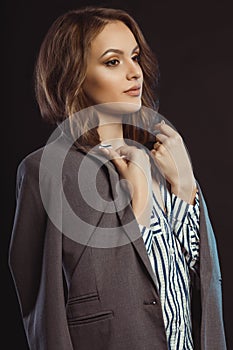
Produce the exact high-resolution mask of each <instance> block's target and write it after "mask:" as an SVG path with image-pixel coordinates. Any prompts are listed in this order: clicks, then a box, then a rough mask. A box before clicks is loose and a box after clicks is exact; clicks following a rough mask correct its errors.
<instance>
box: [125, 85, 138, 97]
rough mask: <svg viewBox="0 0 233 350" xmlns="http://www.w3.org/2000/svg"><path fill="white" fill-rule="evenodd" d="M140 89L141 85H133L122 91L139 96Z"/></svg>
mask: <svg viewBox="0 0 233 350" xmlns="http://www.w3.org/2000/svg"><path fill="white" fill-rule="evenodd" d="M140 90H141V85H134V86H132V87H131V88H129V89H128V90H126V91H124V93H126V94H127V95H130V96H139V95H140Z"/></svg>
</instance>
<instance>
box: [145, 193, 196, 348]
mask: <svg viewBox="0 0 233 350" xmlns="http://www.w3.org/2000/svg"><path fill="white" fill-rule="evenodd" d="M160 190H161V194H162V198H163V200H164V205H165V211H164V210H163V209H162V208H161V206H160V205H159V203H158V201H157V199H156V197H155V195H154V193H153V210H152V214H151V222H150V227H149V228H148V227H145V226H142V225H140V224H139V229H140V231H141V233H142V237H143V240H144V243H145V246H146V250H147V253H148V257H149V259H150V262H151V265H152V268H153V271H154V273H155V276H156V279H157V285H158V290H159V293H160V300H161V305H162V310H163V317H164V324H165V329H166V334H167V340H168V346H169V349H170V350H191V349H193V340H192V324H191V305H190V275H189V271H190V269H192V270H194V271H195V272H196V273H198V268H199V266H198V265H199V197H198V193H197V194H196V197H195V204H194V205H190V204H188V203H186V202H184V201H183V200H181V199H180V198H178V197H177V196H176V195H174V194H170V192H169V191H168V190H167V188H166V187H165V186H161V187H160Z"/></svg>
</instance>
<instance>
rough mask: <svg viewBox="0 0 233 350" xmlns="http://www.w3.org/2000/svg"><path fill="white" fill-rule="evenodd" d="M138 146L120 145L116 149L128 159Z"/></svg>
mask: <svg viewBox="0 0 233 350" xmlns="http://www.w3.org/2000/svg"><path fill="white" fill-rule="evenodd" d="M137 149H138V148H137V147H136V146H128V145H126V146H120V147H118V148H117V149H116V151H117V152H118V153H119V154H120V156H122V157H125V158H127V159H129V160H130V159H131V158H132V156H133V154H134V152H135V150H137Z"/></svg>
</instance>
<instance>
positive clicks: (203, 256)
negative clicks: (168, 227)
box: [9, 137, 226, 350]
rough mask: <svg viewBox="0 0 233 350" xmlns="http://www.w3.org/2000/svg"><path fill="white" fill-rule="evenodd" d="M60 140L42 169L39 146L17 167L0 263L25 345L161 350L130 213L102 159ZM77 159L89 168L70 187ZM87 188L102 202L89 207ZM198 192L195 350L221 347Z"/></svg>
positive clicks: (151, 283)
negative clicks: (5, 266)
mask: <svg viewBox="0 0 233 350" xmlns="http://www.w3.org/2000/svg"><path fill="white" fill-rule="evenodd" d="M66 142H67V141H66V139H65V138H64V137H59V138H58V139H57V140H55V142H54V143H52V145H51V152H50V155H51V159H50V162H49V163H48V162H47V163H46V162H44V163H43V161H42V158H41V157H42V155H43V154H44V153H43V151H44V148H42V149H40V150H38V151H36V152H34V153H32V154H30V155H29V156H27V157H26V158H25V159H24V160H23V161H22V163H21V164H20V166H19V168H18V175H17V208H16V213H15V221H14V227H13V233H12V239H11V245H10V254H9V263H10V268H11V272H12V275H13V278H14V282H15V287H16V290H17V294H18V298H19V303H20V306H21V312H22V318H23V322H24V328H25V332H26V336H27V340H28V344H29V347H30V349H35V350H53V349H54V350H71V349H74V350H129V349H130V350H131V349H132V350H155V349H158V350H167V349H168V346H167V341H166V333H165V329H164V323H163V316H162V309H161V304H160V300H159V295H158V290H157V287H156V281H155V278H154V274H153V271H152V267H151V264H150V261H149V259H148V256H147V252H146V249H145V245H144V242H143V239H142V237H141V234H140V231H139V228H138V225H137V222H136V220H135V217H134V214H133V211H132V207H131V205H130V203H128V204H126V205H123V204H124V203H123V202H122V201H123V200H122V198H123V197H124V196H123V193H125V192H124V191H123V190H122V191H121V190H120V189H119V187H118V186H117V183H118V181H119V176H118V173H117V171H116V169H115V167H114V165H113V163H112V162H111V161H109V162H107V163H105V164H104V165H103V163H104V160H103V158H102V157H101V156H100V157H97V156H95V155H94V154H92V155H91V154H90V155H87V154H86V153H85V152H83V151H81V150H77V149H76V148H75V147H71V149H70V150H69V151H68V152H67V151H64V150H66V146H67V145H66ZM49 147H50V146H49ZM64 152H65V153H64ZM66 153H67V154H66ZM64 154H66V158H65V162H64V164H63V172H62V174H59V170H58V164H62V162H63V160H62V158H63V157H64ZM84 159H88V161H89V165H91V168H90V169H91V170H90V171H86V172H85V181H84V182H83V183H82V189H80V179H78V173H79V170H80V168H81V165H82V164H83V163H82V162H83V160H84ZM101 162H102V163H101ZM45 163H46V164H45ZM94 175H95V176H94ZM60 177H61V179H60ZM81 179H84V178H83V176H82V177H81ZM60 180H61V181H60ZM93 180H95V181H93ZM93 183H94V184H95V187H96V189H97V192H98V195H99V196H100V197H99V198H103V200H99V201H98V203H96V204H98V205H97V207H95V206H94V205H93V203H91V204H90V203H88V200H87V198H93V196H94V192H93V188H94V187H93ZM61 184H62V185H61ZM97 192H96V193H97ZM199 193H200V276H195V275H192V276H191V280H192V283H191V287H192V322H193V337H194V341H195V349H201V350H224V349H226V343H225V336H224V326H223V317H222V296H221V274H220V268H219V261H218V254H217V249H216V242H215V238H214V233H213V230H212V227H211V223H210V221H209V217H208V212H207V208H206V205H205V202H204V199H203V196H202V194H201V190H200V188H199ZM95 195H97V194H95ZM88 196H89V197H88ZM121 197H122V198H121ZM114 199H115V201H114ZM124 200H126V201H127V196H125V198H124ZM64 203H69V209H67V206H66V205H65V204H64ZM114 206H115V211H114V210H113V207H114ZM68 210H70V211H71V212H72V215H69V214H67V212H68ZM75 217H78V218H79V219H81V221H80V222H82V223H84V225H83V226H82V225H81V226H80V225H78V224H77V222H78V221H77V222H76V221H75ZM72 220H74V221H72ZM70 227H72V230H71V229H70ZM112 227H115V228H116V231H115V232H113V233H112V232H110V228H112ZM74 228H75V229H74ZM108 228H109V235H108ZM111 235H112V236H111ZM104 237H105V238H106V242H107V244H106V247H104V242H105V238H104ZM112 237H113V238H112ZM112 242H114V243H113V244H112Z"/></svg>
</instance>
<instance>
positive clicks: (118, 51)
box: [100, 45, 139, 58]
mask: <svg viewBox="0 0 233 350" xmlns="http://www.w3.org/2000/svg"><path fill="white" fill-rule="evenodd" d="M137 49H139V46H138V45H137V46H135V48H134V49H133V50H132V53H133V52H134V51H136V50H137ZM109 52H114V53H118V54H120V55H123V54H124V51H122V50H119V49H108V50H106V51H105V52H104V53H103V54H102V55H101V56H100V58H102V57H103V56H105V55H107V53H109Z"/></svg>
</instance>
